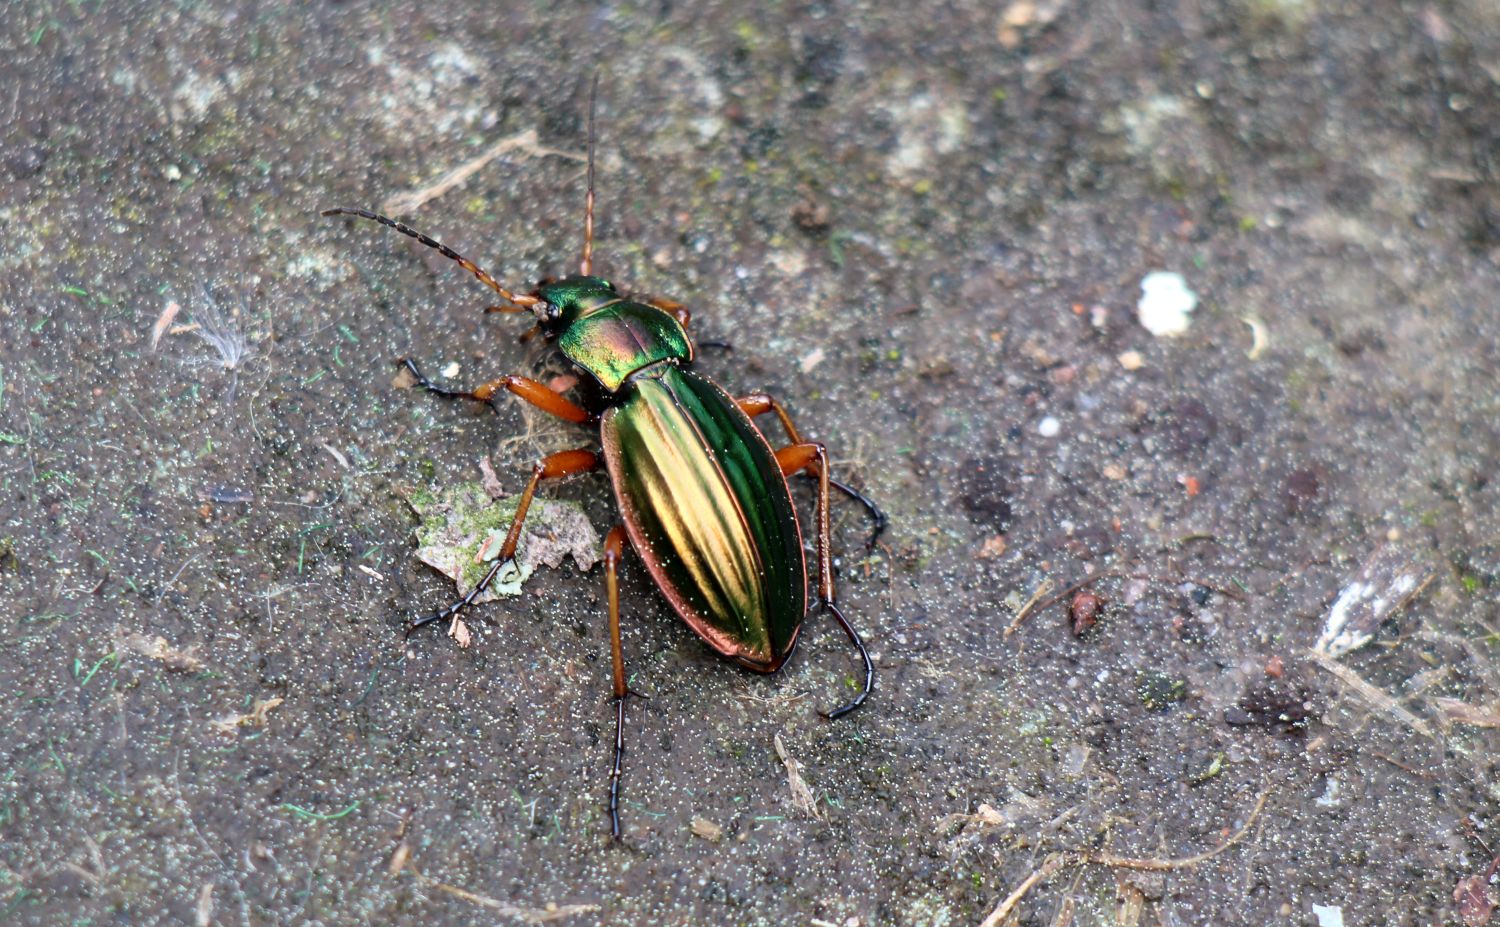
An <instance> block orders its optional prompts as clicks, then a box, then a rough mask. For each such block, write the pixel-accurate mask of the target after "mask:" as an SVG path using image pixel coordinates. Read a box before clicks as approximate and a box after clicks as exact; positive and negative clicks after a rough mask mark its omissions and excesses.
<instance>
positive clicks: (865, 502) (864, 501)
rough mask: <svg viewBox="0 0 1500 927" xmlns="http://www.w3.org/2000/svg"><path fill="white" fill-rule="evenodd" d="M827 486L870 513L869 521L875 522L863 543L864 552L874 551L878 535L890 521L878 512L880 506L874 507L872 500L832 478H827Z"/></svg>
mask: <svg viewBox="0 0 1500 927" xmlns="http://www.w3.org/2000/svg"><path fill="white" fill-rule="evenodd" d="M828 485H830V486H832V487H833V488H834V489H837V490H838V491H839V492H841V493H843V494H844V495H846V496H848V497H849V498H851V499H853V500H854V501H855V502H858V503H859V504H860V505H862V506H864V507H865V511H866V512H869V513H870V519H871V520H872V521H874V522H875V527H874V528H873V529H871V531H870V537H869V539H868V540H866V541H865V550H874V549H875V542H876V541H878V540H880V535H881V534H882V533H883V532H884V531H885V527H886V525H887V524H889V523H890V519H889V518H887V517H886V515H885V513H884V512H882V511H881V510H880V506H878V505H876V504H875V502H874V500H872V499H871V498H870V497H869V496H867V495H865V494H864V493H862V492H860V491H859V490H857V489H855V488H854V487H852V486H849V485H847V484H844V483H840V482H839V481H838V480H836V479H834V478H833V477H832V476H830V477H829V478H828Z"/></svg>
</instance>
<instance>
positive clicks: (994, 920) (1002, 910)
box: [979, 853, 1068, 927]
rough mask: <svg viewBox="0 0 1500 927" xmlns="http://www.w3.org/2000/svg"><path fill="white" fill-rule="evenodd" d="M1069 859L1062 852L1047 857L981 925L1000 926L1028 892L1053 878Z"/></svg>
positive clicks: (980, 926) (986, 926)
mask: <svg viewBox="0 0 1500 927" xmlns="http://www.w3.org/2000/svg"><path fill="white" fill-rule="evenodd" d="M1067 861H1068V858H1067V856H1066V855H1064V854H1062V853H1053V854H1052V855H1051V856H1049V857H1047V859H1046V861H1045V862H1043V863H1042V864H1041V865H1040V866H1038V867H1037V868H1036V869H1035V870H1033V871H1032V873H1031V875H1029V876H1027V877H1026V878H1025V879H1022V880H1021V884H1020V885H1017V886H1016V890H1015V891H1013V892H1011V893H1010V894H1009V895H1006V896H1005V900H1004V901H1002V902H1000V905H999V907H997V908H995V910H993V911H991V912H990V916H989V917H986V918H985V919H984V920H983V921H981V922H980V924H979V927H1000V925H1001V924H1003V923H1005V920H1006V918H1008V917H1010V912H1012V911H1014V910H1015V909H1016V905H1018V904H1020V903H1021V899H1022V898H1025V897H1026V893H1027V892H1029V891H1031V890H1032V889H1033V888H1035V887H1036V886H1037V885H1039V884H1040V883H1042V882H1045V881H1047V880H1048V879H1050V878H1052V876H1053V875H1055V874H1056V873H1057V870H1059V869H1061V868H1062V866H1063V864H1064V863H1066V862H1067Z"/></svg>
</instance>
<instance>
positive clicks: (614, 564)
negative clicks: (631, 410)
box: [604, 525, 630, 840]
mask: <svg viewBox="0 0 1500 927" xmlns="http://www.w3.org/2000/svg"><path fill="white" fill-rule="evenodd" d="M624 550H625V528H624V527H623V526H621V525H615V526H614V527H613V528H611V529H610V532H609V535H608V537H606V538H605V539H604V591H605V594H606V596H607V598H608V599H609V652H610V656H611V658H612V663H613V666H614V675H615V761H614V766H613V768H611V769H610V772H609V833H610V836H612V837H614V838H615V839H616V840H619V839H620V763H621V760H623V759H624V757H625V696H627V695H629V694H630V690H629V688H627V687H626V685H625V653H624V651H623V650H622V649H621V647H620V584H619V580H618V574H619V569H620V556H621V555H622V554H623V553H624Z"/></svg>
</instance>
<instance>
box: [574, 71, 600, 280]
mask: <svg viewBox="0 0 1500 927" xmlns="http://www.w3.org/2000/svg"><path fill="white" fill-rule="evenodd" d="M598 96H599V72H598V71H595V72H594V79H593V81H592V82H590V84H589V179H588V192H587V193H585V194H584V198H583V261H582V262H581V263H580V264H579V267H578V272H579V273H580V274H582V275H583V276H585V277H587V276H589V275H590V274H592V273H593V272H594V104H595V101H596V100H597V99H598Z"/></svg>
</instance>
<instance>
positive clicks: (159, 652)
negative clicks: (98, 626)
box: [115, 631, 204, 673]
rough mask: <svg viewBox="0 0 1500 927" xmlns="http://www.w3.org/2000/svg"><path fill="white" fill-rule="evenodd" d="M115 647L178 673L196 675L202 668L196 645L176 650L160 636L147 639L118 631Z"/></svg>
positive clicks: (143, 636)
mask: <svg viewBox="0 0 1500 927" xmlns="http://www.w3.org/2000/svg"><path fill="white" fill-rule="evenodd" d="M115 646H116V647H118V648H119V649H121V650H125V651H128V652H130V653H134V654H139V655H140V656H143V657H149V658H150V659H152V660H156V661H158V662H160V663H161V664H162V665H163V666H165V667H166V668H167V669H169V670H176V671H177V672H179V673H197V672H200V671H201V670H202V669H203V667H204V662H203V660H202V659H201V658H200V657H199V656H198V645H197V644H193V645H192V646H190V647H187V648H185V649H182V650H178V649H177V648H175V647H173V646H172V645H171V644H168V643H167V639H166V638H165V637H162V636H160V635H157V636H156V637H155V638H149V637H147V636H146V635H144V634H137V633H135V632H134V631H120V632H117V633H116V634H115Z"/></svg>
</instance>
